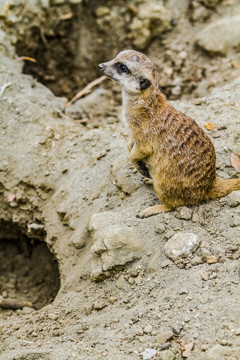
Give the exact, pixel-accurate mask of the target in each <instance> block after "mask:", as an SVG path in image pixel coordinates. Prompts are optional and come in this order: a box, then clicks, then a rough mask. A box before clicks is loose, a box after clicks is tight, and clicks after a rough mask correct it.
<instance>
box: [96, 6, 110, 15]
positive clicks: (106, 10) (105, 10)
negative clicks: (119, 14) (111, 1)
mask: <svg viewBox="0 0 240 360" xmlns="http://www.w3.org/2000/svg"><path fill="white" fill-rule="evenodd" d="M95 13H96V16H97V17H101V16H105V15H109V14H110V9H109V8H108V7H106V6H99V7H98V8H97V9H96V11H95Z"/></svg>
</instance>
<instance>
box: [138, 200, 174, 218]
mask: <svg viewBox="0 0 240 360" xmlns="http://www.w3.org/2000/svg"><path fill="white" fill-rule="evenodd" d="M171 210H173V208H170V207H169V206H167V205H165V204H162V205H155V206H150V207H148V208H146V209H144V210H142V211H140V213H139V214H137V215H136V217H137V218H140V219H145V218H148V217H149V216H152V215H157V214H159V213H161V212H168V211H171Z"/></svg>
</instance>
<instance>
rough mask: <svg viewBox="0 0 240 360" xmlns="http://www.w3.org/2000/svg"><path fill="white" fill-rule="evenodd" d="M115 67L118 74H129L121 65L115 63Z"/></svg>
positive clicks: (125, 67)
mask: <svg viewBox="0 0 240 360" xmlns="http://www.w3.org/2000/svg"><path fill="white" fill-rule="evenodd" d="M116 67H117V71H118V73H119V74H123V73H125V74H129V73H130V70H129V69H128V67H127V66H126V65H124V64H122V63H117V64H116Z"/></svg>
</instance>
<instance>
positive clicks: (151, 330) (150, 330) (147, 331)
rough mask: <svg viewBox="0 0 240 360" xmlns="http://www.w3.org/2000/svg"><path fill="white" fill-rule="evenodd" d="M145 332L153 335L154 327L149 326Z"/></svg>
mask: <svg viewBox="0 0 240 360" xmlns="http://www.w3.org/2000/svg"><path fill="white" fill-rule="evenodd" d="M143 332H144V333H145V334H151V333H152V332H153V327H152V325H150V324H148V325H147V326H145V328H144V329H143Z"/></svg>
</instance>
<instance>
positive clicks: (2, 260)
mask: <svg viewBox="0 0 240 360" xmlns="http://www.w3.org/2000/svg"><path fill="white" fill-rule="evenodd" d="M59 289H60V276H59V270H58V263H57V260H56V259H55V258H54V256H53V254H52V253H51V252H50V250H49V249H48V247H47V245H46V243H45V242H44V241H40V240H36V239H31V238H29V237H27V236H26V235H25V234H23V233H22V231H21V229H20V227H18V226H17V225H15V224H13V223H8V222H0V294H1V295H2V296H3V297H8V298H11V299H17V300H21V301H22V300H24V301H28V302H31V303H32V304H33V307H34V308H35V309H37V310H38V309H41V308H42V307H44V306H45V305H47V304H49V303H51V302H52V301H53V300H54V299H55V297H56V295H57V293H58V291H59Z"/></svg>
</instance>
